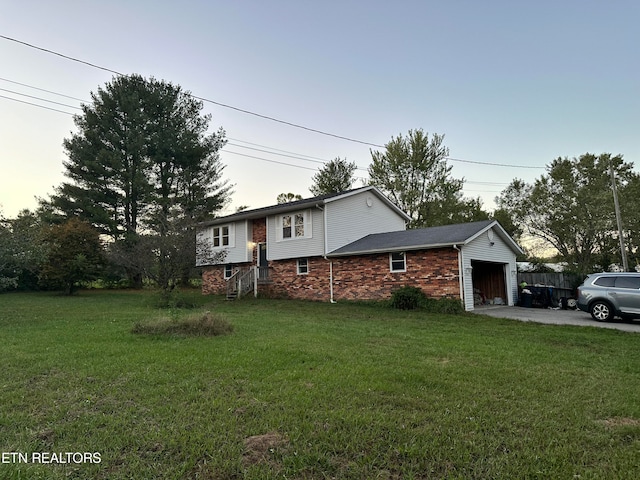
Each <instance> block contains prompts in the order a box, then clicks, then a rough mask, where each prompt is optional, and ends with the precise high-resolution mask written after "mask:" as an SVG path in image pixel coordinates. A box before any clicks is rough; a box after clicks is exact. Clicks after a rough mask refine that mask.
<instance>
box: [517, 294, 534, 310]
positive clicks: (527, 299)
mask: <svg viewBox="0 0 640 480" xmlns="http://www.w3.org/2000/svg"><path fill="white" fill-rule="evenodd" d="M532 298H533V295H531V294H530V293H525V292H522V293H521V294H520V306H521V307H525V308H531V300H532Z"/></svg>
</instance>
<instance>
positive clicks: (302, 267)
mask: <svg viewBox="0 0 640 480" xmlns="http://www.w3.org/2000/svg"><path fill="white" fill-rule="evenodd" d="M297 266H298V275H306V274H307V273H309V260H307V259H306V258H299V259H298V262H297Z"/></svg>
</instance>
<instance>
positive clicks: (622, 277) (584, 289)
mask: <svg viewBox="0 0 640 480" xmlns="http://www.w3.org/2000/svg"><path fill="white" fill-rule="evenodd" d="M578 308H579V309H580V310H583V311H585V312H589V313H590V314H591V316H592V317H593V319H594V320H598V321H599V322H608V321H610V320H612V319H613V318H614V317H621V318H623V319H630V318H637V317H640V273H594V274H591V275H589V276H588V277H587V278H586V279H585V281H584V282H583V283H582V285H580V286H579V287H578Z"/></svg>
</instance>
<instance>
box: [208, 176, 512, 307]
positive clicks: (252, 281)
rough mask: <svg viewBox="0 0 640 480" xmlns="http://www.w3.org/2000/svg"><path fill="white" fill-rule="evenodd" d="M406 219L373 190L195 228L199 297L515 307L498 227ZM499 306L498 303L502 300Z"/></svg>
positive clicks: (506, 247)
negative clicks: (403, 298)
mask: <svg viewBox="0 0 640 480" xmlns="http://www.w3.org/2000/svg"><path fill="white" fill-rule="evenodd" d="M409 220H410V217H409V216H408V215H407V214H406V213H404V212H403V211H402V210H400V209H399V208H398V207H397V206H396V205H395V204H394V203H393V202H391V201H390V200H389V199H388V198H387V197H386V196H385V195H383V194H382V193H381V192H380V191H379V190H378V189H377V188H375V187H370V186H369V187H362V188H358V189H354V190H349V191H346V192H341V193H335V194H329V195H321V196H318V197H313V198H308V199H304V200H298V201H295V202H290V203H284V204H278V205H273V206H269V207H265V208H259V209H253V210H244V211H241V212H239V213H236V214H233V215H228V216H224V217H219V218H214V219H212V220H211V221H208V222H204V223H202V224H200V225H199V228H198V231H197V240H198V244H200V245H208V246H209V248H208V249H205V251H208V252H209V253H214V254H217V255H204V254H200V255H199V256H198V260H197V261H198V265H199V266H201V267H203V275H202V281H203V283H202V289H203V293H205V294H212V293H215V294H223V293H226V294H227V295H228V296H229V297H235V296H237V295H241V294H243V293H252V294H257V293H259V292H264V293H266V294H269V295H275V296H286V297H290V298H301V299H310V300H320V301H331V302H335V301H339V300H364V299H367V300H371V299H385V298H389V297H390V296H391V295H392V293H393V291H394V290H395V289H397V288H399V287H402V286H404V285H412V286H416V287H419V288H420V289H422V290H423V291H424V292H425V293H426V294H427V295H428V296H432V297H448V298H457V299H460V300H461V301H462V302H463V304H464V306H465V309H467V310H472V309H473V308H474V304H477V303H478V301H479V299H482V300H483V301H494V300H495V301H500V302H502V303H504V304H508V305H513V304H514V302H515V300H516V295H517V278H516V255H517V254H518V253H521V252H522V250H521V249H520V247H519V246H518V245H517V244H516V243H515V242H514V241H513V239H512V238H511V237H510V236H509V235H508V234H507V233H506V232H505V231H504V229H503V228H502V227H501V226H500V224H499V223H498V222H496V221H491V220H487V221H482V222H472V223H466V224H458V225H447V226H442V227H431V228H425V229H414V230H407V229H406V225H407V222H408V221H409ZM498 299H499V300H498Z"/></svg>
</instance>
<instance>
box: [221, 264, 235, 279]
mask: <svg viewBox="0 0 640 480" xmlns="http://www.w3.org/2000/svg"><path fill="white" fill-rule="evenodd" d="M234 273H235V272H234V268H233V265H231V264H230V263H227V264H226V265H225V266H224V271H223V273H222V276H223V277H224V279H225V280H229V279H230V278H231V277H233V274H234Z"/></svg>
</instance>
